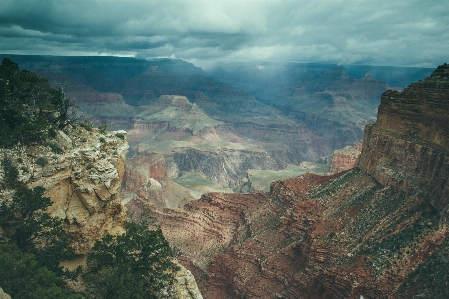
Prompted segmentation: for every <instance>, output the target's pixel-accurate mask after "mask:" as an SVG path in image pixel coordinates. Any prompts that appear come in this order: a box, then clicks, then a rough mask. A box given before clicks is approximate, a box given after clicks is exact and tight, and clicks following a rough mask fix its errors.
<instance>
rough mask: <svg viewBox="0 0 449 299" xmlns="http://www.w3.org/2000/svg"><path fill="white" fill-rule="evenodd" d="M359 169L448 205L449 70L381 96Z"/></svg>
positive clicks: (437, 204)
mask: <svg viewBox="0 0 449 299" xmlns="http://www.w3.org/2000/svg"><path fill="white" fill-rule="evenodd" d="M359 166H360V168H361V169H362V170H363V171H365V172H366V173H368V174H370V175H373V177H374V178H375V179H376V180H377V181H379V182H380V183H381V184H384V185H394V186H398V187H400V188H402V189H403V190H407V191H411V192H416V193H417V194H419V195H420V196H422V197H424V198H428V199H429V200H430V201H431V202H432V204H433V205H434V206H435V207H436V208H437V209H438V210H439V211H442V210H444V209H446V208H447V205H448V203H449V66H448V65H446V64H445V65H442V66H440V67H438V68H437V69H436V70H435V72H434V73H433V74H432V75H431V76H430V77H427V78H425V79H424V80H423V81H419V82H417V83H414V84H411V85H410V86H409V87H407V88H405V89H404V91H403V92H397V91H388V92H385V93H384V94H383V95H382V99H381V104H380V106H379V114H378V117H377V122H376V123H375V124H374V125H370V126H367V127H366V128H365V138H364V141H363V152H362V155H361V156H360V162H359Z"/></svg>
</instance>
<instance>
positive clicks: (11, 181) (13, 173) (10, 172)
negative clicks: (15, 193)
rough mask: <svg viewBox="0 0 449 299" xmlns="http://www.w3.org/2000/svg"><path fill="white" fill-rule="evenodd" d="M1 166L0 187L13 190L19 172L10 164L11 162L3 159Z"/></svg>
mask: <svg viewBox="0 0 449 299" xmlns="http://www.w3.org/2000/svg"><path fill="white" fill-rule="evenodd" d="M2 166H3V180H2V181H1V182H0V187H1V188H3V189H14V188H15V187H16V186H17V178H18V176H19V171H18V170H17V168H16V167H15V166H14V165H13V164H12V161H11V160H10V159H9V158H7V157H4V158H3V160H2Z"/></svg>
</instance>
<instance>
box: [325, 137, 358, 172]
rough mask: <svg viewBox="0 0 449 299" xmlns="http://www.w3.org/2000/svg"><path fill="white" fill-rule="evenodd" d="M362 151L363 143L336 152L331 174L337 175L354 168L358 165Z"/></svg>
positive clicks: (333, 156) (330, 168)
mask: <svg viewBox="0 0 449 299" xmlns="http://www.w3.org/2000/svg"><path fill="white" fill-rule="evenodd" d="M361 151H362V143H357V144H356V145H353V146H346V147H344V148H342V149H339V150H336V151H334V154H333V155H332V161H331V164H330V167H329V173H331V174H335V173H339V172H342V171H345V170H349V169H352V168H354V167H355V166H356V165H357V161H358V157H359V156H360V153H361Z"/></svg>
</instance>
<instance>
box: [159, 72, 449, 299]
mask: <svg viewBox="0 0 449 299" xmlns="http://www.w3.org/2000/svg"><path fill="white" fill-rule="evenodd" d="M448 69H449V67H448V66H447V65H444V66H442V67H439V68H438V69H437V70H436V71H435V72H434V74H433V75H432V76H430V77H429V78H426V79H425V80H424V81H421V82H418V83H415V84H412V85H411V86H409V87H408V88H406V89H405V90H404V91H403V92H401V93H398V92H386V93H384V94H383V96H382V103H381V107H380V108H379V116H378V120H377V122H376V124H374V125H369V126H367V128H366V130H365V134H366V135H365V138H364V142H363V148H362V153H361V156H360V161H359V164H358V167H356V168H354V169H352V170H350V171H345V172H341V173H339V174H336V175H334V176H333V177H329V176H328V177H321V176H317V175H311V174H306V175H303V176H301V177H298V178H293V179H290V180H285V181H279V182H275V183H273V184H272V186H271V190H270V192H269V193H260V194H257V195H256V194H255V195H251V196H249V195H237V194H232V195H218V194H214V195H204V196H203V198H202V199H201V200H199V201H192V202H190V203H189V204H188V206H189V208H188V209H187V210H185V211H178V212H176V213H172V212H171V213H169V211H164V212H165V213H164V215H162V218H163V221H162V222H163V225H162V226H163V229H165V230H166V231H169V232H171V233H168V239H169V240H170V242H172V243H173V244H176V242H178V244H180V246H184V247H181V253H182V254H181V258H180V260H181V262H182V263H184V264H185V266H186V267H187V268H189V269H190V270H191V271H192V273H194V274H198V275H202V278H201V279H200V282H199V285H200V289H201V291H202V293H203V296H204V298H214V299H216V298H310V299H318V298H351V299H356V298H357V299H359V298H360V297H361V296H363V298H420V297H421V298H446V297H448V296H449V288H448V287H447V284H446V282H447V279H448V278H449V271H448V270H447V269H449V259H448V258H447V257H448V256H449V238H448V236H449V230H448V223H447V222H448V217H447V215H446V206H447V200H448V193H447V192H448V191H447V190H448V189H447V188H448V177H449V173H448V166H449V161H448V158H447V157H448V155H447V152H448V147H447V144H448V143H447V136H448V135H447V130H448V128H449V125H448V116H449V106H448V96H447V95H448V93H449V85H448V83H447V82H448V77H447V74H448ZM224 224H226V225H224ZM187 227H191V228H189V229H188V230H186V229H185V228H187ZM206 257H207V258H206Z"/></svg>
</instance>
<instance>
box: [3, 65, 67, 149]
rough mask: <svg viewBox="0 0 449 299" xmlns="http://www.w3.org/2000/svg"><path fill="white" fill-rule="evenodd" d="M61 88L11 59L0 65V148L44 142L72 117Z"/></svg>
mask: <svg viewBox="0 0 449 299" xmlns="http://www.w3.org/2000/svg"><path fill="white" fill-rule="evenodd" d="M71 106H72V105H71V103H70V101H69V100H68V99H67V98H66V97H65V96H64V93H63V92H62V90H57V89H54V88H52V87H51V86H50V84H49V83H48V80H47V79H45V78H42V77H40V76H38V75H37V74H36V73H34V72H30V71H26V70H19V66H18V64H17V63H14V62H13V61H11V60H10V59H8V58H5V59H3V61H2V64H1V65H0V147H3V148H11V147H13V146H14V145H16V144H17V143H20V144H22V145H29V144H33V143H42V142H44V141H45V140H46V139H47V138H50V137H54V136H56V134H55V130H60V129H63V128H64V127H65V126H66V125H67V124H68V123H69V122H70V119H71V115H70V113H69V108H70V107H71Z"/></svg>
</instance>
